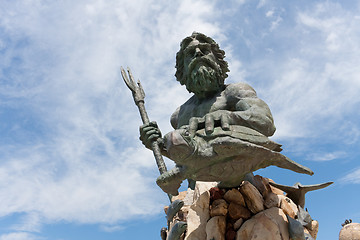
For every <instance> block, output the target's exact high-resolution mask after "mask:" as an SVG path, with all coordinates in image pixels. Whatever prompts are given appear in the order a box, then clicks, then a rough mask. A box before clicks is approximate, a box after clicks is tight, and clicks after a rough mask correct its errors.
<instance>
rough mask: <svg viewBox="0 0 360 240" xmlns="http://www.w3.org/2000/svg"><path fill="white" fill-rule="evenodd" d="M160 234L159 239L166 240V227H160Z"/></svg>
mask: <svg viewBox="0 0 360 240" xmlns="http://www.w3.org/2000/svg"><path fill="white" fill-rule="evenodd" d="M160 236H161V240H166V237H167V229H166V227H163V228H161V230H160Z"/></svg>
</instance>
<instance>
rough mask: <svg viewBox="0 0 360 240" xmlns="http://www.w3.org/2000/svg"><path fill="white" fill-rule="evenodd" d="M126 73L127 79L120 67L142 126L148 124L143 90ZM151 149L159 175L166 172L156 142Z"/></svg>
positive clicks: (138, 82)
mask: <svg viewBox="0 0 360 240" xmlns="http://www.w3.org/2000/svg"><path fill="white" fill-rule="evenodd" d="M127 72H128V75H129V78H128V76H127V74H126V72H125V70H124V69H123V68H122V67H121V75H122V77H123V79H124V81H125V83H126V86H128V88H129V89H130V90H131V92H132V95H133V98H134V102H135V104H136V106H137V107H138V108H139V112H140V116H141V119H142V122H143V123H144V124H148V123H149V122H150V120H149V117H148V115H147V113H146V110H145V101H144V98H145V93H144V89H143V88H142V86H141V83H140V80H138V81H137V83H135V81H134V77H133V75H132V73H131V71H130V68H127ZM151 148H152V151H153V153H154V157H155V160H156V165H157V166H158V169H159V172H160V174H163V173H164V172H166V171H167V169H166V165H165V162H164V159H163V158H162V155H161V151H160V147H159V145H158V142H157V141H154V142H152V144H151Z"/></svg>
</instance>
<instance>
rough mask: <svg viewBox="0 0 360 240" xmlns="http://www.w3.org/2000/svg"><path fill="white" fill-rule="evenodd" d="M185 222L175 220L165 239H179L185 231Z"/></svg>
mask: <svg viewBox="0 0 360 240" xmlns="http://www.w3.org/2000/svg"><path fill="white" fill-rule="evenodd" d="M186 228H187V223H186V222H177V223H175V225H174V226H173V227H172V228H171V230H170V232H169V234H168V238H167V240H179V239H180V237H181V235H182V234H183V233H184V232H185V231H186Z"/></svg>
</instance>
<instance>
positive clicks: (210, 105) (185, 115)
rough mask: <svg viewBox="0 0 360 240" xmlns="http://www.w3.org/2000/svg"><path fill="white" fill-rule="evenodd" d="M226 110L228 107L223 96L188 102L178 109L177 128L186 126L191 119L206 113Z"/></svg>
mask: <svg viewBox="0 0 360 240" xmlns="http://www.w3.org/2000/svg"><path fill="white" fill-rule="evenodd" d="M226 109H228V106H227V103H226V98H225V97H224V96H217V97H213V98H211V99H206V100H203V101H201V102H199V101H197V100H193V101H189V102H187V103H185V104H184V105H182V106H181V107H180V111H179V115H178V127H181V126H183V125H188V124H189V120H190V118H192V117H204V116H205V114H207V113H210V112H215V111H217V110H226Z"/></svg>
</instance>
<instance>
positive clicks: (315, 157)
mask: <svg viewBox="0 0 360 240" xmlns="http://www.w3.org/2000/svg"><path fill="white" fill-rule="evenodd" d="M346 155H347V154H346V152H340V151H338V152H322V153H311V154H309V155H308V156H307V160H310V161H316V162H327V161H333V160H338V159H339V158H344V157H346Z"/></svg>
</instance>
